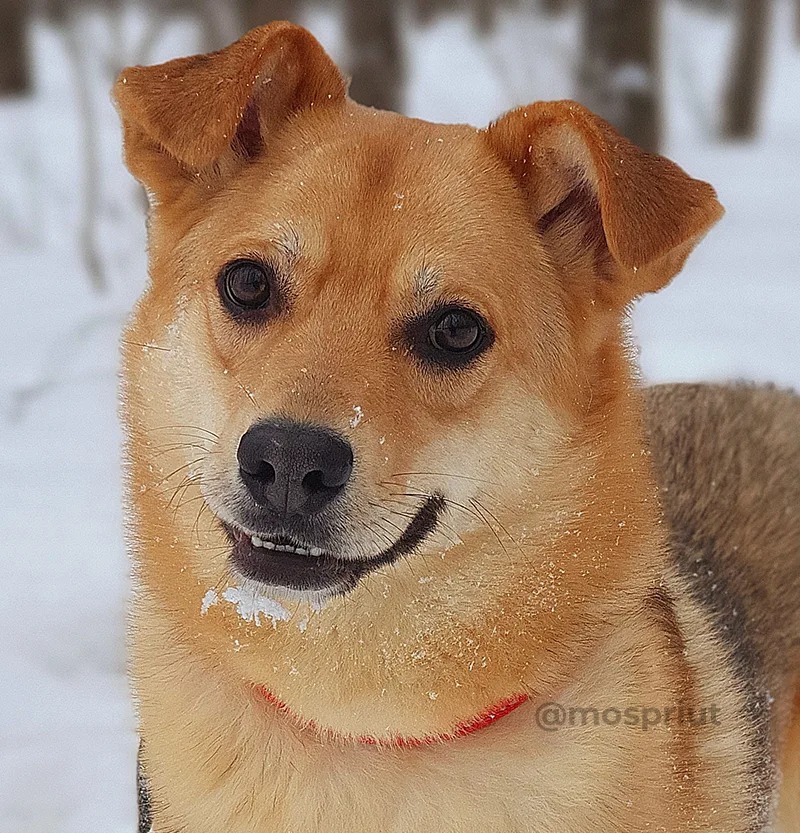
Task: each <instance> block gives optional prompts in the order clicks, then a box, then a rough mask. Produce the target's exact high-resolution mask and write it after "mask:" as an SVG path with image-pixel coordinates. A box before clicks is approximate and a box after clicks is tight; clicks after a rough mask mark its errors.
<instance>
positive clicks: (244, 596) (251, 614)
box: [222, 587, 289, 628]
mask: <svg viewBox="0 0 800 833" xmlns="http://www.w3.org/2000/svg"><path fill="white" fill-rule="evenodd" d="M222 598H223V599H224V600H225V601H226V602H230V603H231V604H234V605H236V612H237V613H238V614H239V616H240V618H242V619H244V621H245V622H253V623H254V624H255V626H256V627H258V628H260V627H261V617H262V616H265V617H266V618H267V619H269V620H271V622H272V627H273V628H277V627H278V622H286V621H287V620H288V619H289V611H288V610H287V609H286V608H285V607H284V606H283V605H282V604H281V603H280V602H277V601H275V599H270V598H269V597H268V596H264V595H263V594H261V593H259V592H258V591H257V590H256V589H249V588H242V587H229V588H228V589H227V590H226V591H225V592H224V593H223V594H222Z"/></svg>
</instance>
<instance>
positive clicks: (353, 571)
mask: <svg viewBox="0 0 800 833" xmlns="http://www.w3.org/2000/svg"><path fill="white" fill-rule="evenodd" d="M444 507H445V500H444V498H443V497H442V495H440V494H433V495H431V496H430V497H428V498H427V499H426V500H425V501H424V502H423V503H422V505H421V506H420V507H419V508H418V509H417V511H416V513H415V514H414V516H413V518H412V519H411V521H410V522H409V524H408V526H407V527H406V528H405V529H404V530H403V532H402V533H401V534H400V535H399V537H398V538H397V540H396V541H395V542H394V543H393V544H392V545H391V546H390V547H388V548H387V549H385V550H383V551H382V552H379V553H376V554H375V555H374V556H371V557H366V558H363V557H359V558H353V557H343V556H340V555H336V554H334V553H332V552H330V551H329V550H327V549H323V548H322V547H320V546H316V545H315V544H313V543H310V542H308V541H305V542H304V541H299V540H297V539H295V538H293V537H292V536H289V535H286V534H285V533H284V532H282V531H278V530H260V531H258V532H251V531H247V530H245V529H244V528H242V527H239V526H237V525H234V524H232V523H229V522H226V521H221V523H222V526H223V528H224V529H225V532H226V534H227V536H228V538H229V540H230V542H231V552H230V560H231V564H232V566H233V567H234V569H235V570H236V571H237V572H238V573H239V574H241V575H242V576H244V577H245V578H247V579H249V580H251V581H255V582H258V583H259V584H261V585H262V586H264V587H265V588H269V589H270V590H271V591H272V592H273V593H275V592H277V593H282V594H283V595H285V596H287V597H290V598H302V599H306V600H308V599H312V600H313V599H323V598H330V597H332V596H335V595H341V594H344V593H347V592H348V591H350V590H352V589H353V588H354V587H355V586H356V585H357V584H358V583H359V581H361V579H362V578H364V576H366V575H368V574H369V573H371V572H374V571H375V570H379V569H380V568H381V567H385V566H387V565H389V564H393V563H394V562H395V561H396V560H397V559H398V558H401V557H403V556H407V555H409V554H411V553H413V552H414V550H416V549H417V548H418V547H419V546H420V545H421V544H422V543H423V542H424V541H425V540H426V539H427V538H428V537H429V536H430V535H431V534H432V533H433V531H434V530H435V529H436V527H437V525H438V522H439V516H440V515H441V513H442V511H443V510H444Z"/></svg>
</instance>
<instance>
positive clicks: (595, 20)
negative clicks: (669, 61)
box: [578, 0, 661, 151]
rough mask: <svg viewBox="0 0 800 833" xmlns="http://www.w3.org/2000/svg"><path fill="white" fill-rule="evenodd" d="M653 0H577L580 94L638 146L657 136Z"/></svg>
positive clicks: (654, 146)
mask: <svg viewBox="0 0 800 833" xmlns="http://www.w3.org/2000/svg"><path fill="white" fill-rule="evenodd" d="M659 5H660V4H659V3H658V0H581V7H582V27H583V31H582V48H581V51H582V60H581V66H580V69H579V79H578V86H579V94H578V97H579V100H580V101H581V103H582V104H584V105H586V106H587V107H588V108H589V109H591V110H594V112H596V113H597V114H598V115H600V116H602V117H603V118H604V119H606V120H607V121H609V122H610V123H611V124H613V125H614V127H616V128H617V130H619V132H620V133H622V134H623V136H626V137H627V138H628V139H630V140H631V141H632V142H635V143H636V144H637V145H639V147H642V148H644V149H645V150H649V151H657V150H658V147H659V144H660V141H661V106H660V94H659V93H660V91H659V72H658V40H659V25H658V24H659Z"/></svg>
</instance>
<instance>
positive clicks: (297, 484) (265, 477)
mask: <svg viewBox="0 0 800 833" xmlns="http://www.w3.org/2000/svg"><path fill="white" fill-rule="evenodd" d="M237 457H238V458H239V473H240V475H241V478H242V480H243V481H244V484H245V485H246V486H247V489H248V491H249V492H250V494H251V495H252V496H253V500H255V502H256V503H258V504H259V505H261V506H265V507H268V508H269V509H271V510H272V511H273V512H275V513H276V514H278V515H279V516H280V517H288V516H289V515H301V516H307V515H313V514H314V513H315V512H319V511H320V509H322V508H323V507H325V506H327V505H328V504H329V503H330V502H331V501H332V500H333V499H334V498H335V497H336V495H338V494H339V493H340V492H341V491H342V489H343V488H344V486H345V484H346V483H347V481H348V480H349V479H350V474H351V473H352V471H353V448H352V446H351V445H350V443H349V442H347V440H345V439H344V437H341V436H339V435H338V434H337V433H335V432H334V431H329V430H327V429H326V428H320V427H319V426H316V425H307V424H303V423H299V422H292V421H291V420H285V419H270V420H265V421H264V422H257V423H256V424H255V425H253V426H252V427H251V428H250V430H249V431H247V433H245V435H244V436H243V437H242V439H241V440H240V441H239V450H238V452H237Z"/></svg>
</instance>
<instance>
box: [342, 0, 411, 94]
mask: <svg viewBox="0 0 800 833" xmlns="http://www.w3.org/2000/svg"><path fill="white" fill-rule="evenodd" d="M345 28H346V32H347V48H348V50H349V54H350V60H349V62H348V63H349V69H350V72H351V73H352V76H353V80H352V82H351V84H350V95H351V96H352V98H353V99H354V100H355V101H357V102H359V104H366V105H367V106H369V107H377V108H378V109H379V110H399V109H401V107H402V97H403V81H404V71H403V64H404V61H403V50H402V44H401V42H400V27H399V20H398V4H397V3H396V2H394V0H375V2H370V3H364V2H361V0H346V3H345Z"/></svg>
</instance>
